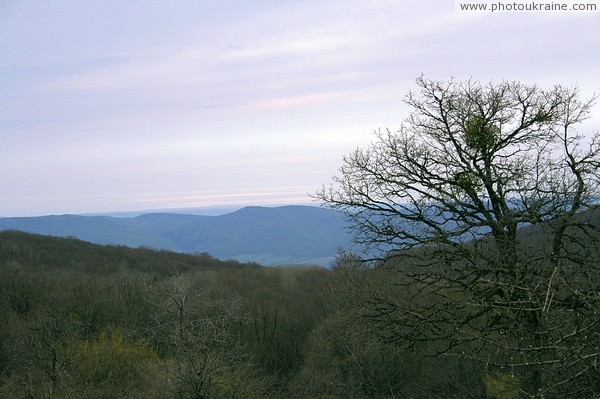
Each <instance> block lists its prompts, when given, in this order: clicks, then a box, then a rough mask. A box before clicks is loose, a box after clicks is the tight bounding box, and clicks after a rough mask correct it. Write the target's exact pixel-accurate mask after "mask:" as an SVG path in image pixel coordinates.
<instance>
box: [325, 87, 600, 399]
mask: <svg viewBox="0 0 600 399" xmlns="http://www.w3.org/2000/svg"><path fill="white" fill-rule="evenodd" d="M417 84H418V86H419V88H420V91H419V92H417V93H412V92H411V93H409V94H408V96H407V98H406V102H407V104H408V105H409V106H410V107H411V109H412V112H411V114H410V116H409V117H408V118H407V119H406V121H405V123H404V124H403V125H402V126H401V128H400V129H399V130H398V131H396V132H392V131H389V130H386V131H379V132H377V134H376V138H377V140H376V141H375V142H373V143H372V144H371V145H370V147H368V148H367V149H364V150H363V149H357V150H356V151H354V152H353V153H351V154H350V155H348V156H346V157H344V159H343V165H342V167H341V169H340V175H339V176H337V177H335V178H334V183H333V184H332V185H331V186H330V187H324V188H323V189H322V190H321V191H319V192H318V193H317V194H316V198H317V199H319V200H320V201H322V202H323V203H325V204H326V205H328V206H331V207H333V208H336V209H339V210H341V211H343V212H344V213H345V214H346V215H347V217H348V220H349V222H350V224H351V226H352V228H353V229H354V231H355V232H356V240H357V241H358V242H359V243H362V244H365V248H366V251H365V253H368V254H370V255H368V256H367V259H368V260H371V261H375V263H376V264H377V265H379V266H380V267H392V268H394V269H395V270H396V271H397V272H398V274H397V275H398V276H399V277H398V278H397V279H396V284H397V285H398V290H401V291H403V294H402V295H400V296H399V297H405V296H406V293H410V295H411V297H412V300H410V301H406V300H405V299H404V300H400V299H398V298H395V297H393V296H392V297H390V296H389V295H379V294H377V293H373V295H370V296H369V298H366V301H367V302H368V303H369V304H370V307H369V309H370V313H369V314H370V316H371V317H373V319H374V320H375V322H377V323H380V324H381V326H382V327H384V328H382V329H381V331H382V334H383V335H384V336H385V338H386V339H387V340H389V341H390V342H394V343H397V344H401V345H406V346H409V345H414V344H415V343H416V342H419V341H422V340H437V341H438V342H440V346H438V351H439V353H444V354H448V355H450V354H455V355H460V356H465V357H470V358H473V359H478V360H480V361H483V362H484V363H485V364H487V365H489V368H490V375H492V374H493V373H504V374H507V375H508V374H510V375H514V376H515V378H514V379H510V380H509V381H512V382H511V383H514V384H515V385H516V386H517V390H518V392H519V394H520V395H522V396H524V397H539V398H547V397H555V396H558V397H579V398H581V397H595V396H594V395H599V394H600V392H599V389H600V386H599V384H598V382H597V381H599V380H600V378H599V377H600V375H599V372H600V369H599V365H598V362H599V361H600V348H599V346H600V345H599V344H598V343H599V342H600V305H599V304H600V288H599V287H600V273H599V271H600V270H599V262H600V257H599V256H598V255H599V253H598V252H599V250H598V247H599V245H598V244H599V239H600V234H599V231H598V226H599V224H600V223H598V208H597V207H598V200H599V199H600V196H599V194H600V186H599V181H600V173H599V172H598V167H599V166H600V135H599V134H598V133H596V134H595V135H592V136H583V135H581V134H579V133H578V131H577V127H578V126H580V124H581V123H582V122H584V121H585V120H586V119H588V118H589V117H590V113H591V110H592V107H593V105H594V103H595V101H596V99H597V96H594V97H592V98H591V99H589V100H582V99H580V94H579V90H578V89H577V88H566V87H562V86H555V87H553V88H551V89H541V88H539V87H537V86H530V85H525V84H521V83H518V82H502V83H500V84H492V83H490V84H481V83H479V82H475V81H467V82H458V81H454V80H450V81H433V80H427V79H425V78H423V77H421V78H419V79H417ZM442 343H443V345H442ZM553 395H554V396H553Z"/></svg>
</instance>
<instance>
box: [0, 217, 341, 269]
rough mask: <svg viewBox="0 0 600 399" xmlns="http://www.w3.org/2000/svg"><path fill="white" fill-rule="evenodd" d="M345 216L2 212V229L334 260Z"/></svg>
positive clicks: (241, 257) (218, 253)
mask: <svg viewBox="0 0 600 399" xmlns="http://www.w3.org/2000/svg"><path fill="white" fill-rule="evenodd" d="M345 225H346V222H345V219H344V216H343V215H342V214H341V213H340V212H337V211H335V210H331V209H327V208H321V207H316V206H304V205H289V206H280V207H257V206H251V207H245V208H241V209H239V210H237V211H235V212H231V213H227V214H224V215H218V216H202V215H191V214H176V213H148V214H142V215H139V216H136V217H130V218H123V217H111V216H80V215H55V216H39V217H16V218H0V230H19V231H25V232H29V233H37V234H44V235H50V236H59V237H76V238H78V239H81V240H84V241H89V242H92V243H96V244H117V245H125V246H129V247H141V246H143V247H149V248H154V249H165V250H170V251H175V252H185V253H202V252H206V253H209V254H210V255H212V256H215V257H217V258H220V259H235V260H238V261H241V262H258V263H261V264H264V265H292V264H314V265H320V266H328V265H330V264H331V262H332V261H333V260H334V258H335V255H336V252H337V250H338V249H339V248H340V247H343V248H350V247H351V246H352V237H351V235H350V234H349V232H348V231H347V230H346V228H345Z"/></svg>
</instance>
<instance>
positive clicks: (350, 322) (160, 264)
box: [0, 232, 485, 398]
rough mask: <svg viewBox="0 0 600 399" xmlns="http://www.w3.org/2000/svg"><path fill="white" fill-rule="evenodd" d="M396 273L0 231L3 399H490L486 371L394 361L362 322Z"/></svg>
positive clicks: (403, 356)
mask: <svg viewBox="0 0 600 399" xmlns="http://www.w3.org/2000/svg"><path fill="white" fill-rule="evenodd" d="M388 273H389V272H387V271H385V270H384V269H381V270H379V271H375V270H361V269H360V268H358V269H356V268H354V267H353V264H352V259H345V260H344V259H343V257H342V258H340V260H339V263H338V265H337V267H336V268H335V270H325V269H320V268H297V267H288V268H264V267H261V266H258V265H256V264H242V263H238V262H222V261H219V260H216V259H214V258H212V257H210V256H208V255H200V256H191V255H183V254H176V253H170V252H165V251H158V252H157V251H151V250H147V249H129V248H125V247H119V246H98V245H93V244H89V243H85V242H82V241H79V240H75V239H67V238H52V237H44V236H38V235H31V234H25V233H16V232H3V233H1V234H0V275H1V276H2V278H1V279H0V397H2V398H18V397H27V398H224V397H229V398H253V397H254V398H265V397H272V398H281V397H296V398H313V397H329V398H362V397H406V398H453V397H454V398H459V397H460V398H481V397H484V396H482V395H484V392H485V385H484V382H483V380H482V375H483V374H482V372H483V370H480V369H479V366H478V365H476V364H469V363H468V362H465V361H462V360H457V359H448V358H444V359H436V358H428V357H424V356H423V354H424V353H429V350H430V348H429V346H428V344H418V343H417V344H416V345H415V347H414V348H412V349H411V350H410V351H408V352H402V351H400V350H398V349H394V347H393V346H388V345H386V343H385V342H383V341H382V340H380V338H379V337H378V335H377V331H375V329H374V328H373V327H372V326H371V323H370V322H369V320H368V319H366V318H364V317H362V316H361V315H362V314H363V313H362V310H361V308H362V306H361V303H362V299H361V298H362V297H363V295H364V294H365V293H367V292H371V293H372V292H378V291H377V290H378V289H379V288H378V287H389V286H388V285H384V284H380V282H382V281H389V279H390V277H391V275H389V274H388ZM385 290H386V292H388V290H389V288H385ZM381 293H382V294H383V292H381Z"/></svg>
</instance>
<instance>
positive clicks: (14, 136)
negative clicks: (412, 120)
mask: <svg viewBox="0 0 600 399" xmlns="http://www.w3.org/2000/svg"><path fill="white" fill-rule="evenodd" d="M599 37H600V12H595V13H594V12H588V13H572V12H570V13H569V12H555V13H551V12H543V13H518V12H513V13H494V14H491V13H484V12H471V13H467V12H458V11H455V7H454V0H452V1H446V0H421V1H416V0H410V1H409V0H394V1H385V0H381V1H365V0H343V1H334V0H331V1H323V0H318V1H317V0H315V1H312V0H311V1H284V0H280V1H274V0H272V1H240V0H238V1H234V0H211V1H205V0H175V1H167V0H144V1H142V0H133V1H132V0H129V1H123V0H115V1H113V0H52V1H47V0H37V1H36V0H0V216H27V215H42V214H56V213H84V212H107V211H126V210H127V211H131V210H144V209H158V208H182V207H195V206H208V205H236V206H242V205H267V204H269V205H274V204H292V203H294V204H298V203H309V202H310V201H311V200H310V198H309V197H308V196H307V195H306V193H307V192H308V193H312V192H314V191H315V190H317V189H318V188H319V187H320V186H321V185H322V184H328V183H329V182H330V180H331V176H332V175H334V174H336V172H337V168H338V167H339V166H340V164H341V158H342V155H344V154H346V153H348V152H350V151H352V150H353V149H354V148H356V147H357V146H364V145H366V144H367V143H369V142H370V141H371V140H372V139H373V136H372V132H373V131H374V130H375V129H377V128H379V127H388V128H390V129H395V128H397V127H398V126H399V125H400V123H401V121H402V120H403V118H405V117H406V116H407V109H406V107H405V106H404V104H403V102H402V100H403V98H404V96H405V94H406V93H407V91H408V90H410V89H414V88H415V85H414V80H415V78H416V77H418V76H419V75H420V74H424V75H425V76H426V77H428V78H435V79H447V78H450V77H452V76H453V77H455V78H457V79H468V78H474V79H478V80H482V81H490V80H493V81H500V80H502V79H506V80H520V81H522V82H526V83H537V84H539V85H541V86H550V85H552V84H555V83H560V84H565V85H574V84H576V85H578V86H580V87H581V89H582V92H583V93H584V95H586V96H589V95H590V94H591V93H592V92H594V91H600V40H598V38H599ZM597 110H598V111H597V112H598V113H600V107H597ZM599 119H600V118H595V119H594V120H593V121H591V124H590V126H591V128H593V129H595V130H597V129H598V126H600V123H599Z"/></svg>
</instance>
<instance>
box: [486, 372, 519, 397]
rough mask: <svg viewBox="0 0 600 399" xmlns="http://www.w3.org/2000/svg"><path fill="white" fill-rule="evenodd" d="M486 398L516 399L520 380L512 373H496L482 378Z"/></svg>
mask: <svg viewBox="0 0 600 399" xmlns="http://www.w3.org/2000/svg"><path fill="white" fill-rule="evenodd" d="M484 381H485V388H486V390H487V393H488V396H489V397H490V398H493V399H517V398H518V397H519V392H520V389H519V388H520V385H521V384H520V378H519V376H518V375H516V374H514V373H507V372H503V373H502V372H497V373H492V374H487V375H486V376H485V377H484Z"/></svg>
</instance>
